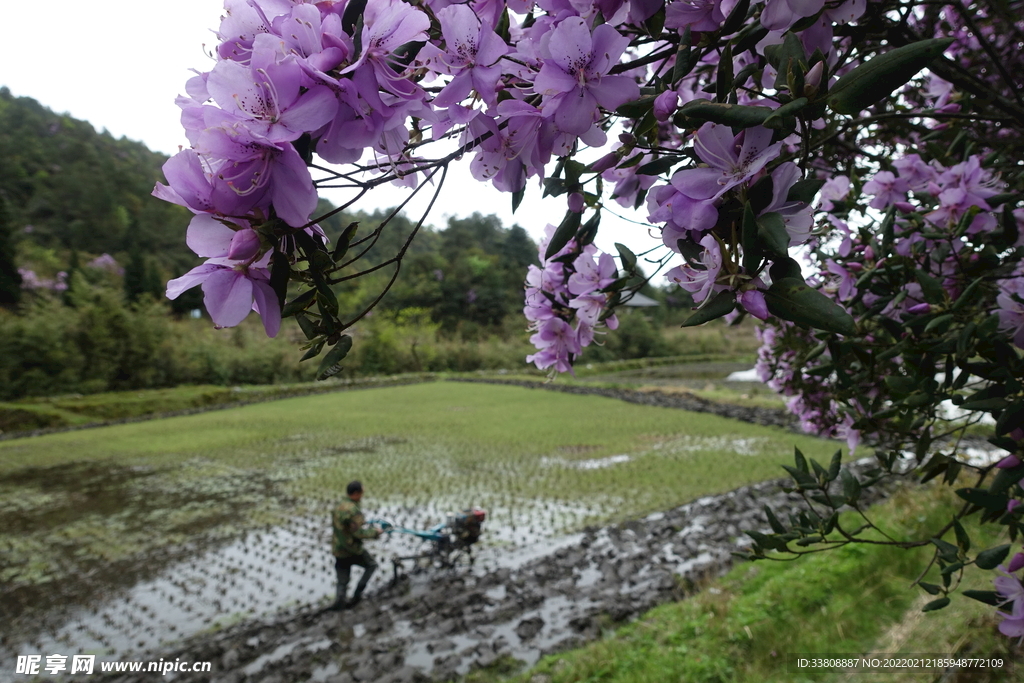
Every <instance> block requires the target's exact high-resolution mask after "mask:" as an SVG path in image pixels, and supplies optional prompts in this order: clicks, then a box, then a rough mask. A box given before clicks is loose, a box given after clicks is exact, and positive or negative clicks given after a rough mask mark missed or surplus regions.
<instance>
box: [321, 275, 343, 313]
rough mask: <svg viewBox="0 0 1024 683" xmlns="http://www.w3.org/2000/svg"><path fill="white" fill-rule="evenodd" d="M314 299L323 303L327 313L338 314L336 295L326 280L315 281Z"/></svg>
mask: <svg viewBox="0 0 1024 683" xmlns="http://www.w3.org/2000/svg"><path fill="white" fill-rule="evenodd" d="M316 300H317V301H318V302H320V303H321V304H322V305H323V307H324V309H325V310H326V311H327V313H329V314H330V315H333V316H337V315H338V297H337V296H336V295H335V294H334V290H332V289H331V286H330V285H329V284H327V281H326V280H318V281H317V282H316Z"/></svg>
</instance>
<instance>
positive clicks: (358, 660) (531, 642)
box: [113, 462, 899, 683]
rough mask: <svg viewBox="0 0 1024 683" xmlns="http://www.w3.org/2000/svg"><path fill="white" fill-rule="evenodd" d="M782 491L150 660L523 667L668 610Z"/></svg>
mask: <svg viewBox="0 0 1024 683" xmlns="http://www.w3.org/2000/svg"><path fill="white" fill-rule="evenodd" d="M869 466H871V464H870V463H869V462H862V463H860V464H854V465H852V467H854V468H866V467H869ZM783 484H784V482H783V481H781V480H780V481H772V482H765V483H761V484H757V485H753V486H747V487H743V488H740V489H737V490H735V491H732V492H729V493H726V494H723V495H719V496H709V497H705V498H702V499H700V500H697V501H694V502H692V503H689V504H687V505H683V506H681V507H678V508H675V509H673V510H669V511H666V512H664V513H656V514H653V515H650V516H648V517H646V518H643V519H637V520H633V521H630V522H627V523H624V524H619V525H615V526H608V527H604V528H589V529H587V530H585V531H584V532H582V533H579V534H575V535H573V536H569V537H566V538H562V539H560V540H558V541H555V542H548V543H546V544H544V546H545V547H542V548H539V549H536V550H535V552H534V553H532V556H531V557H529V558H526V557H518V558H517V557H513V556H510V557H506V558H504V559H503V560H499V562H498V564H499V565H500V568H498V569H491V570H489V571H488V570H484V569H483V568H481V567H463V568H457V569H455V570H425V571H423V572H421V573H412V574H403V575H400V577H399V578H398V580H397V581H395V582H394V583H392V584H390V585H387V586H385V587H384V588H382V589H379V590H377V591H374V592H372V594H368V595H367V597H366V599H365V600H364V601H363V602H362V603H361V604H360V605H358V606H357V607H355V608H354V609H352V610H349V611H344V612H324V611H322V609H323V607H324V604H323V603H320V604H316V605H307V606H304V607H301V608H299V609H297V610H295V611H293V612H291V613H289V614H286V615H279V616H278V617H276V618H270V619H262V620H256V621H249V622H246V623H242V624H237V625H235V626H233V627H229V628H227V629H225V630H223V631H220V632H218V633H216V634H212V635H205V636H197V637H193V638H191V639H189V640H187V641H184V642H182V643H181V644H180V645H179V646H177V647H175V648H173V649H171V650H169V651H166V652H163V653H162V657H163V658H164V659H165V660H174V659H176V658H181V659H182V660H183V661H185V660H188V661H210V662H212V672H210V673H204V674H189V675H184V674H179V675H178V676H177V677H176V678H175V680H182V681H225V682H226V683H248V682H249V681H263V682H269V683H277V682H281V683H283V682H285V681H306V680H310V681H318V682H319V681H322V682H325V683H350V682H352V681H445V680H455V679H457V678H459V677H460V676H463V675H465V674H467V673H469V672H470V671H472V670H474V669H476V668H481V667H499V666H500V667H506V668H508V667H522V666H527V665H531V664H533V663H535V662H536V661H537V660H538V659H539V658H540V657H541V656H542V655H544V654H548V653H552V652H557V651H561V650H565V649H570V648H573V647H578V646H580V645H582V644H584V643H586V642H587V641H590V640H593V639H596V638H598V637H599V636H600V635H601V633H602V631H603V630H605V629H607V628H609V627H613V626H614V625H615V624H617V623H621V622H624V621H626V620H629V619H631V618H634V617H636V616H638V615H640V614H642V613H643V612H644V611H646V610H648V609H650V608H652V607H654V606H656V605H659V604H662V603H665V602H668V601H672V600H678V599H681V598H683V597H684V596H685V595H686V594H687V593H688V592H690V591H692V590H694V588H695V587H696V586H698V585H699V583H700V581H701V579H703V578H705V577H708V576H713V575H717V574H720V573H722V572H724V571H725V570H726V569H727V568H728V567H729V566H730V564H731V562H732V559H733V558H732V555H731V553H732V552H733V551H735V550H737V549H741V548H742V547H744V546H746V545H747V544H748V543H749V539H748V538H747V537H746V536H744V535H743V534H742V532H741V531H740V530H741V529H762V530H764V531H766V532H768V531H769V529H768V524H767V520H766V519H765V518H764V512H763V506H764V505H765V504H767V505H769V506H770V507H771V508H772V509H773V511H774V512H775V513H776V514H777V515H788V514H790V513H796V512H797V511H798V510H800V509H802V507H803V502H802V500H801V499H800V498H799V496H797V495H796V494H792V493H785V492H784V491H783V490H782V485H783ZM898 485H899V482H898V481H894V482H893V483H892V484H891V485H889V486H888V487H882V488H881V490H879V491H877V493H875V495H876V496H877V497H879V498H881V497H883V496H885V495H886V494H887V493H889V492H891V491H892V490H893V488H894V487H895V486H898ZM866 502H867V501H866ZM381 569H382V570H385V571H386V570H388V569H390V568H388V567H382V568H381ZM151 677H152V674H141V675H138V676H135V677H132V676H121V677H119V678H116V679H113V680H118V681H125V682H127V681H133V682H134V681H143V680H151Z"/></svg>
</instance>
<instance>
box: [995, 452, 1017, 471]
mask: <svg viewBox="0 0 1024 683" xmlns="http://www.w3.org/2000/svg"><path fill="white" fill-rule="evenodd" d="M1019 464H1020V458H1018V457H1017V456H1016V455H1008V456H1006V457H1005V458H1003V459H1002V460H1000V461H999V462H997V463H996V467H998V468H999V469H1001V470H1009V469H1013V468H1014V467H1016V466H1017V465H1019Z"/></svg>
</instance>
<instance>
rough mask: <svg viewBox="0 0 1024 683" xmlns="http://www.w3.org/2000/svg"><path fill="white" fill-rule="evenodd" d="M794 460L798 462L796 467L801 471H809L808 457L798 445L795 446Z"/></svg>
mask: <svg viewBox="0 0 1024 683" xmlns="http://www.w3.org/2000/svg"><path fill="white" fill-rule="evenodd" d="M793 461H794V462H795V463H796V468H797V469H798V470H800V471H801V472H808V471H809V470H808V469H807V458H806V457H805V456H804V454H803V452H802V451H801V450H800V449H799V448H797V447H796V446H794V447H793Z"/></svg>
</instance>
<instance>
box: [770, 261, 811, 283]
mask: <svg viewBox="0 0 1024 683" xmlns="http://www.w3.org/2000/svg"><path fill="white" fill-rule="evenodd" d="M768 272H769V274H770V275H771V276H772V280H782V279H784V278H792V279H794V280H801V279H802V277H803V276H802V275H801V272H800V264H799V263H797V262H796V260H795V259H792V258H790V257H788V256H786V257H785V258H779V259H775V263H773V264H772V267H771V268H770V269H769V271H768Z"/></svg>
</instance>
